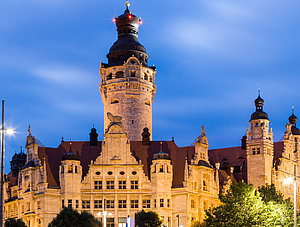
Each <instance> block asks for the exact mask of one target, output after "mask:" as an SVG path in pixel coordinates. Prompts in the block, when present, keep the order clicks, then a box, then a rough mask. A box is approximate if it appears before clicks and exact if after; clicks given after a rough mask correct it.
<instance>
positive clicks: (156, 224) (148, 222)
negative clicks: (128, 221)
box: [135, 210, 162, 227]
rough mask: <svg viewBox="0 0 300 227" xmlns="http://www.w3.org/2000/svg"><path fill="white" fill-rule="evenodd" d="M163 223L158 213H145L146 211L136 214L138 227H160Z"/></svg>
mask: <svg viewBox="0 0 300 227" xmlns="http://www.w3.org/2000/svg"><path fill="white" fill-rule="evenodd" d="M161 224H162V221H161V220H160V218H159V216H158V214H157V213H155V212H153V211H149V212H145V211H144V210H142V211H140V212H137V213H136V214H135V225H136V226H138V227H144V226H149V227H160V226H161Z"/></svg>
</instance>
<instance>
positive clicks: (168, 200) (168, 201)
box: [167, 199, 170, 207]
mask: <svg viewBox="0 0 300 227" xmlns="http://www.w3.org/2000/svg"><path fill="white" fill-rule="evenodd" d="M167 207H170V199H167Z"/></svg>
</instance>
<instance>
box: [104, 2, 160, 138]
mask: <svg viewBox="0 0 300 227" xmlns="http://www.w3.org/2000/svg"><path fill="white" fill-rule="evenodd" d="M129 5H130V4H129V2H128V1H127V2H126V10H125V12H124V14H122V15H120V16H119V17H118V18H114V22H115V23H116V26H117V31H118V40H117V41H116V42H115V43H114V44H113V46H112V47H111V48H110V50H109V53H108V54H107V59H108V63H107V64H105V63H101V64H100V75H101V83H100V92H101V97H102V101H103V103H104V130H106V128H107V127H108V125H109V123H110V121H109V119H108V117H107V113H111V114H112V115H115V116H121V117H122V123H123V124H124V126H125V128H126V130H127V132H128V138H129V139H130V140H132V141H138V140H142V136H141V134H142V132H143V128H145V127H147V128H148V129H149V132H150V136H152V103H153V99H154V96H155V92H156V85H155V84H154V81H155V73H156V69H155V67H149V66H148V63H147V61H148V57H149V55H148V54H147V53H146V49H145V48H144V47H143V46H142V45H141V44H140V43H139V42H138V30H139V25H140V24H141V20H140V19H138V18H137V17H136V16H135V15H133V14H132V13H131V12H130V10H129ZM150 139H151V138H150Z"/></svg>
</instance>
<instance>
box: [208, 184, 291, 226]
mask: <svg viewBox="0 0 300 227" xmlns="http://www.w3.org/2000/svg"><path fill="white" fill-rule="evenodd" d="M220 200H221V202H222V205H220V206H218V207H215V208H213V209H212V210H208V211H207V212H206V215H207V217H206V219H205V220H204V221H205V225H206V226H220V227H222V226H227V227H231V226H237V227H239V226H290V225H292V223H293V218H292V215H293V205H292V204H291V202H290V200H284V198H283V195H282V194H281V193H278V192H277V191H276V189H275V186H274V185H266V186H263V187H261V188H260V189H259V191H257V190H255V189H254V187H253V186H252V185H248V184H246V183H243V182H240V183H235V184H232V185H231V186H230V189H229V190H228V192H227V193H226V194H225V195H220Z"/></svg>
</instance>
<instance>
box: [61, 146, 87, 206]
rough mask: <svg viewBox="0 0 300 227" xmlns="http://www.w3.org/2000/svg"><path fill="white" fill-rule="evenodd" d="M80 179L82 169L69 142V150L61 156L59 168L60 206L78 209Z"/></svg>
mask: <svg viewBox="0 0 300 227" xmlns="http://www.w3.org/2000/svg"><path fill="white" fill-rule="evenodd" d="M81 177H82V167H81V165H80V159H79V156H78V155H77V154H76V153H74V152H73V151H72V143H71V142H70V150H69V152H68V153H66V154H64V155H63V156H62V160H61V164H60V166H59V180H60V188H61V197H62V206H68V207H73V208H79V200H80V189H81ZM77 204H78V206H77Z"/></svg>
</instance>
